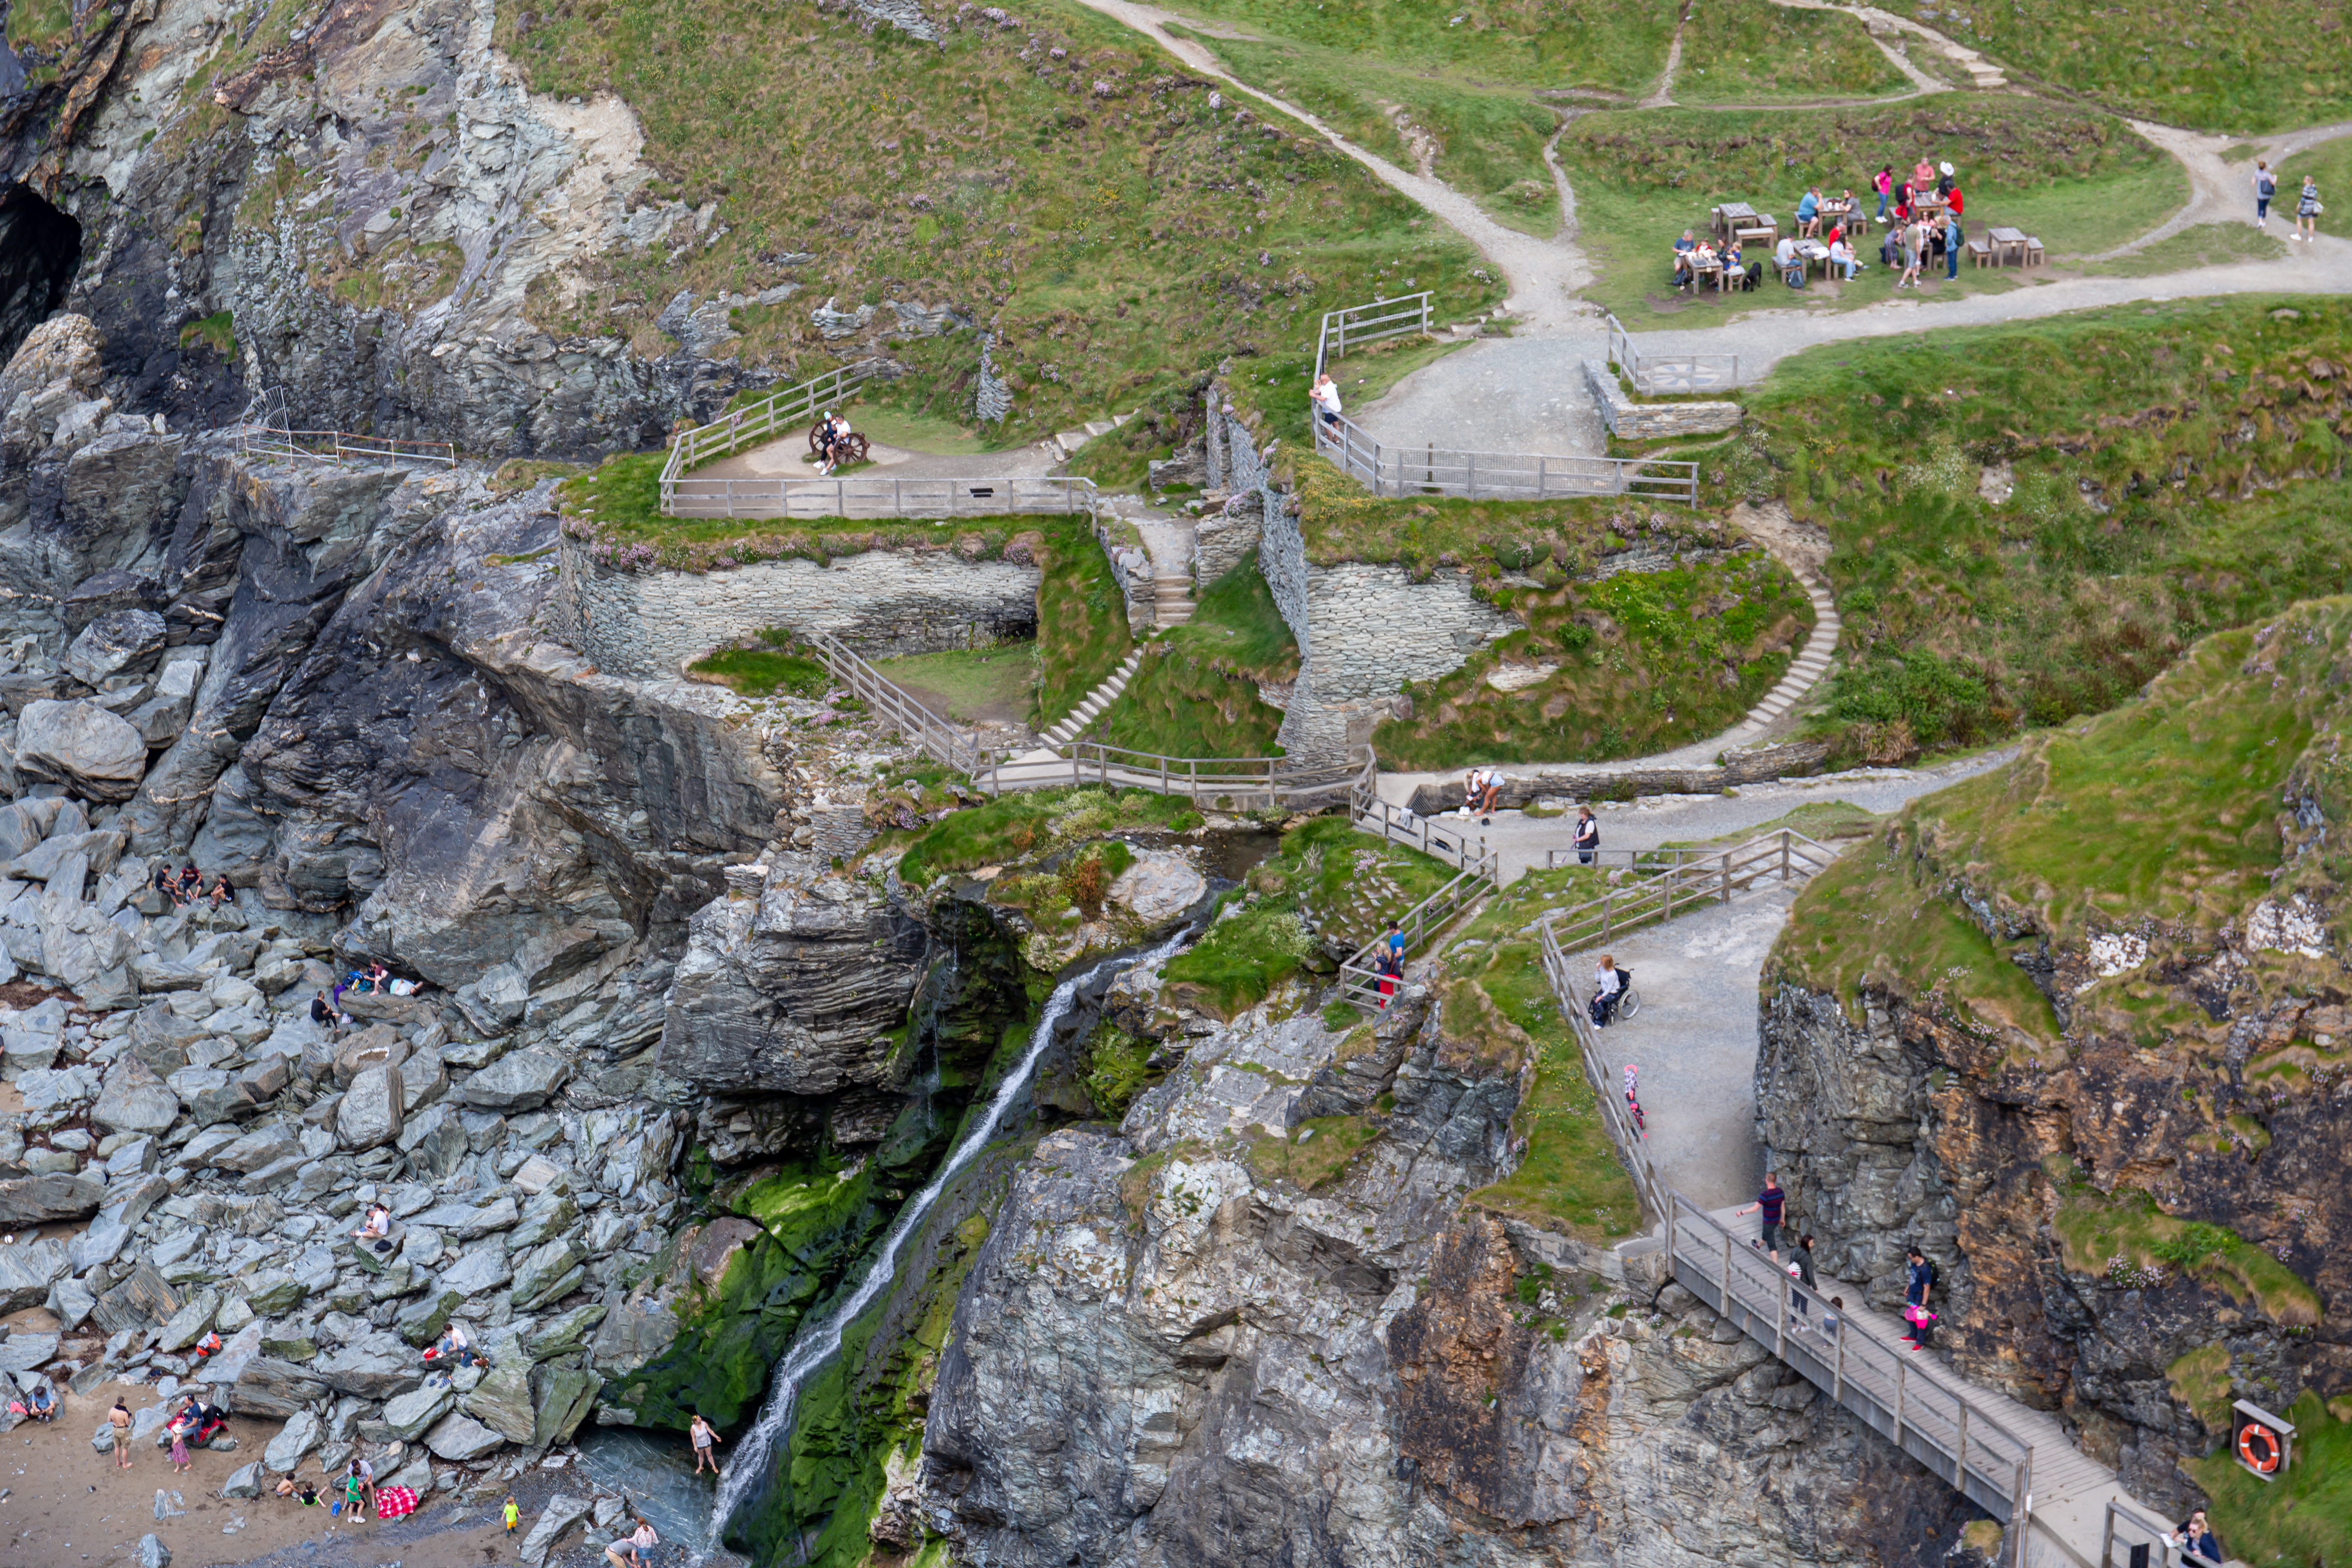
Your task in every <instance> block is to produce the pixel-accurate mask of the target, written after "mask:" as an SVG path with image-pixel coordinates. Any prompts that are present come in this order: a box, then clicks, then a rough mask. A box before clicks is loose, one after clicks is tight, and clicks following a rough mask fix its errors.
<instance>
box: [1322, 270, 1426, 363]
mask: <svg viewBox="0 0 2352 1568" xmlns="http://www.w3.org/2000/svg"><path fill="white" fill-rule="evenodd" d="M1429 300H1430V296H1429V291H1428V290H1427V289H1423V290H1422V291H1421V292H1420V293H1418V294H1400V295H1398V296H1396V298H1394V299H1392V300H1373V301H1372V302H1371V303H1370V304H1369V305H1349V306H1347V307H1346V308H1344V309H1342V310H1326V311H1324V312H1323V329H1322V331H1320V332H1318V334H1317V335H1316V339H1315V374H1317V375H1318V376H1320V375H1321V374H1323V366H1324V364H1325V363H1326V362H1327V361H1328V360H1335V359H1339V358H1342V357H1344V356H1345V355H1346V353H1347V352H1348V349H1349V345H1351V344H1354V345H1360V344H1364V343H1371V342H1380V341H1381V339H1383V338H1401V337H1404V336H1406V335H1408V334H1410V333H1415V332H1418V333H1420V334H1422V335H1423V336H1427V335H1428V332H1429V310H1430V305H1429ZM1391 307H1394V308H1393V309H1391ZM1374 311H1385V312H1386V314H1382V315H1375V314H1373V313H1372V312H1374Z"/></svg>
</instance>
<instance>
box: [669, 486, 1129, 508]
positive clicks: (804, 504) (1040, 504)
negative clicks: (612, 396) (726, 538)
mask: <svg viewBox="0 0 2352 1568" xmlns="http://www.w3.org/2000/svg"><path fill="white" fill-rule="evenodd" d="M661 509H662V512H663V514H664V515H665V516H668V517H812V518H814V517H851V518H855V517H918V518H947V517H1002V516H1004V515H1006V514H1008V513H1013V512H1055V513H1067V512H1083V513H1085V514H1087V516H1090V517H1091V516H1092V515H1093V514H1094V510H1095V482H1094V481H1093V480H1092V479H1045V478H1020V479H1007V478H1002V477H999V478H990V479H846V478H841V479H819V478H809V479H785V478H767V479H664V480H663V481H662V503H661Z"/></svg>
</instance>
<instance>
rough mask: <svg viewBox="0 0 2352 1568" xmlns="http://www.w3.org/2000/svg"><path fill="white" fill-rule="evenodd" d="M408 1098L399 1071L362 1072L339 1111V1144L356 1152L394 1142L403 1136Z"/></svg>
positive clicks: (336, 1118) (336, 1112)
mask: <svg viewBox="0 0 2352 1568" xmlns="http://www.w3.org/2000/svg"><path fill="white" fill-rule="evenodd" d="M406 1098H407V1086H406V1085H405V1084H404V1082H403V1081H402V1079H401V1076H400V1069H399V1068H392V1067H372V1068H362V1069H361V1071H360V1072H359V1073H358V1075H357V1076H355V1077H354V1078H353V1079H352V1086H351V1088H349V1089H345V1090H344V1091H343V1098H342V1101H341V1104H340V1105H338V1106H337V1107H336V1109H335V1137H336V1139H337V1141H338V1142H341V1144H342V1146H343V1147H344V1148H346V1149H349V1150H351V1151H352V1152H365V1151H367V1150H370V1149H373V1148H375V1147H376V1146H377V1145H379V1144H383V1143H389V1142H392V1141H393V1140H394V1139H396V1138H398V1137H399V1136H400V1128H401V1122H402V1120H403V1116H402V1111H403V1106H404V1102H405V1100H406Z"/></svg>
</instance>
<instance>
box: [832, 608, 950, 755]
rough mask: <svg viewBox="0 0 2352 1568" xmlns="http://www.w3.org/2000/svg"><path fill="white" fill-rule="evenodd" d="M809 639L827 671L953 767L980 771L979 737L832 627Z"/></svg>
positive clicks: (927, 749) (925, 748)
mask: <svg viewBox="0 0 2352 1568" xmlns="http://www.w3.org/2000/svg"><path fill="white" fill-rule="evenodd" d="M803 640H804V641H806V642H807V644H808V646H809V647H811V648H812V649H813V650H814V652H815V654H816V656H817V660H818V662H819V663H821V664H823V665H824V668H825V670H826V672H827V673H829V674H830V675H832V676H833V678H834V679H836V680H838V681H840V682H841V683H842V684H843V685H844V686H845V687H847V688H848V689H850V691H851V692H852V693H853V694H855V695H856V697H857V698H858V699H859V700H862V701H864V702H866V703H867V704H869V705H870V706H872V707H873V709H874V710H875V711H876V712H877V713H878V714H880V715H881V716H882V717H883V718H885V719H887V720H888V721H890V722H891V723H892V724H893V725H895V726H896V727H897V728H898V731H900V732H901V733H903V734H904V735H905V736H906V737H907V738H908V740H910V741H912V742H915V744H916V745H918V746H919V747H921V748H922V749H923V750H924V751H925V752H929V754H930V755H931V756H932V757H933V758H935V759H937V760H938V761H940V762H942V763H946V764H947V765H948V766H950V767H951V768H956V769H959V770H961V771H962V772H964V773H977V772H978V771H979V769H980V767H981V764H982V752H981V748H980V742H978V741H977V740H975V739H974V738H973V737H971V735H969V734H966V733H965V732H964V731H961V730H959V729H957V728H956V727H955V726H954V725H952V724H950V723H949V722H948V721H946V720H944V719H942V718H940V716H939V715H938V714H936V713H934V712H932V711H931V710H929V709H928V708H926V707H924V706H923V705H922V704H921V703H919V702H918V701H916V700H914V699H913V698H912V697H910V696H908V694H907V693H906V691H905V690H904V689H901V688H900V687H898V685H897V684H896V683H894V682H893V681H892V680H891V679H890V678H889V677H888V676H886V675H884V674H883V673H882V672H881V671H880V670H878V669H877V668H874V667H873V666H872V665H870V664H868V663H866V660H864V659H863V658H859V657H858V656H857V654H856V651H855V650H853V649H852V648H851V647H849V645H848V644H847V643H845V642H843V641H842V640H841V639H840V638H839V637H835V636H834V635H833V634H832V633H831V632H817V633H814V635H812V636H810V637H806V638H804V639H803Z"/></svg>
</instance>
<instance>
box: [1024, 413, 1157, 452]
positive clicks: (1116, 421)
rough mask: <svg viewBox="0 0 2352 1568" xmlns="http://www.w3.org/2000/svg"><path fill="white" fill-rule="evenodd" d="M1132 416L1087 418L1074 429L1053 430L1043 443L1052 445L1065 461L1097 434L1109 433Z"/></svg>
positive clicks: (1119, 415) (1117, 415)
mask: <svg viewBox="0 0 2352 1568" xmlns="http://www.w3.org/2000/svg"><path fill="white" fill-rule="evenodd" d="M1134 417H1135V416H1134V415H1132V414H1114V415H1112V416H1110V417H1109V418H1108V419H1089V420H1087V422H1086V423H1085V424H1083V425H1081V426H1078V427H1077V428H1076V429H1075V430H1057V431H1055V433H1054V434H1053V435H1051V436H1048V437H1045V444H1046V445H1047V446H1049V447H1053V448H1054V450H1055V453H1056V454H1057V455H1058V456H1059V457H1060V458H1061V459H1062V460H1063V461H1064V462H1067V461H1068V460H1069V459H1070V458H1074V457H1076V455H1077V451H1078V448H1079V447H1083V446H1085V445H1086V444H1087V442H1089V441H1091V440H1093V439H1094V438H1095V437H1097V436H1108V435H1109V434H1110V433H1111V432H1112V431H1114V430H1116V429H1118V427H1119V426H1122V425H1124V424H1126V423H1127V422H1128V421H1129V420H1130V419H1132V418H1134Z"/></svg>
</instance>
